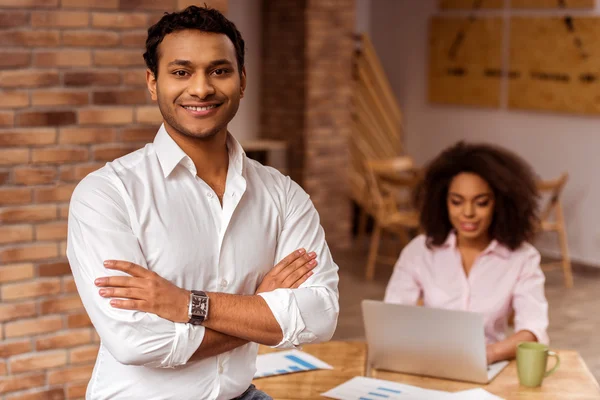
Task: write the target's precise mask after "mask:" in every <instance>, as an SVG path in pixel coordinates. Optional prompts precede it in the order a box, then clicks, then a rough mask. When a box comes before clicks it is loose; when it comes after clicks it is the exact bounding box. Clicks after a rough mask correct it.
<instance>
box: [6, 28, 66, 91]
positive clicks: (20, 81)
mask: <svg viewBox="0 0 600 400" xmlns="http://www.w3.org/2000/svg"><path fill="white" fill-rule="evenodd" d="M1 37H2V35H0V38H1ZM58 81H59V80H58V72H55V71H37V70H22V71H0V87H3V88H19V87H20V88H39V87H43V86H54V85H58Z"/></svg>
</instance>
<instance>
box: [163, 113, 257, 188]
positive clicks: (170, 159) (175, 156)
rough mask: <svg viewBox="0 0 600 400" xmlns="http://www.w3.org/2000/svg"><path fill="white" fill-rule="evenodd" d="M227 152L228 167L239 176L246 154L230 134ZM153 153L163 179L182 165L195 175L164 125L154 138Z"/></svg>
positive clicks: (188, 161)
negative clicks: (156, 158)
mask: <svg viewBox="0 0 600 400" xmlns="http://www.w3.org/2000/svg"><path fill="white" fill-rule="evenodd" d="M227 150H228V152H229V167H230V168H232V169H233V172H234V173H236V174H239V175H241V174H242V170H243V166H244V156H245V154H246V153H245V152H244V150H243V149H242V146H241V145H240V143H239V142H238V141H237V140H236V139H235V138H234V137H233V135H232V134H231V133H227ZM154 151H155V152H156V155H157V157H158V161H159V163H160V166H161V168H162V171H163V176H164V177H165V178H166V177H168V176H169V175H170V174H171V172H173V170H174V169H175V167H176V166H177V165H179V164H182V165H183V166H184V167H185V168H186V169H188V170H189V171H190V172H191V173H192V174H193V175H196V174H197V171H196V166H195V165H194V163H193V162H192V159H191V158H190V157H189V156H188V155H187V154H185V152H184V151H183V150H182V149H181V147H179V145H178V144H177V143H175V141H174V140H173V138H172V137H171V136H170V135H169V134H168V133H167V130H166V129H165V126H164V124H162V125H161V126H160V129H159V130H158V133H157V134H156V137H155V138H154Z"/></svg>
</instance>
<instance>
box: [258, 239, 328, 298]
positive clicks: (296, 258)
mask: <svg viewBox="0 0 600 400" xmlns="http://www.w3.org/2000/svg"><path fill="white" fill-rule="evenodd" d="M316 257H317V255H316V253H314V252H311V253H308V254H307V253H306V250H304V249H300V250H296V251H294V252H293V253H291V254H289V255H288V256H287V257H285V258H284V259H283V260H281V261H279V263H277V265H275V267H273V269H272V270H270V271H269V273H267V275H265V277H264V278H263V280H262V282H261V283H260V285H258V289H256V293H255V294H259V293H264V292H271V291H273V290H275V289H296V288H298V287H300V285H301V284H303V283H304V282H306V280H307V279H308V278H309V277H310V276H311V275H312V274H313V272H312V269H313V268H315V267H316V266H317V260H316V259H315V258H316Z"/></svg>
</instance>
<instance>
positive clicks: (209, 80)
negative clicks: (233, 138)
mask: <svg viewBox="0 0 600 400" xmlns="http://www.w3.org/2000/svg"><path fill="white" fill-rule="evenodd" d="M146 81H147V83H148V90H149V91H150V93H151V94H152V100H156V101H158V107H159V108H160V112H161V114H162V116H163V118H164V121H165V128H166V129H167V131H168V132H169V133H170V134H175V135H183V136H187V137H193V138H198V139H210V138H212V137H214V136H215V135H217V134H218V133H222V134H225V133H226V132H227V124H228V123H229V121H231V119H232V118H233V117H234V115H235V113H236V112H237V110H238V107H239V104H240V99H241V98H242V96H243V92H244V89H245V87H246V72H245V70H242V74H241V77H240V73H239V70H238V65H237V61H236V57H235V47H234V45H233V43H232V42H231V41H230V40H229V38H228V37H227V36H225V35H223V34H217V33H206V32H202V31H199V30H192V29H190V30H183V31H178V32H174V33H170V34H168V35H166V36H165V38H164V39H163V41H162V43H161V44H160V45H159V47H158V78H156V77H155V76H154V75H153V74H152V72H150V71H149V70H148V71H147V72H146Z"/></svg>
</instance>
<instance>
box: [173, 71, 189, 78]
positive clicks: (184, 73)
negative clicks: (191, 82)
mask: <svg viewBox="0 0 600 400" xmlns="http://www.w3.org/2000/svg"><path fill="white" fill-rule="evenodd" d="M173 75H175V76H179V77H184V76H186V75H187V72H186V71H181V70H179V71H175V72H173Z"/></svg>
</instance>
